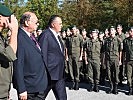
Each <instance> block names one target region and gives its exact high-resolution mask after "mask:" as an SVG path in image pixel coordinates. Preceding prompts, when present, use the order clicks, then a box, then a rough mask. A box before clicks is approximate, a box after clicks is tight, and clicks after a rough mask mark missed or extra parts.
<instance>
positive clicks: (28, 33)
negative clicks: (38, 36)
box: [21, 27, 31, 37]
mask: <svg viewBox="0 0 133 100" xmlns="http://www.w3.org/2000/svg"><path fill="white" fill-rule="evenodd" d="M21 29H22V30H23V31H24V32H25V33H26V34H27V35H28V36H29V37H30V34H31V33H30V32H27V31H26V30H24V29H23V28H22V27H21Z"/></svg>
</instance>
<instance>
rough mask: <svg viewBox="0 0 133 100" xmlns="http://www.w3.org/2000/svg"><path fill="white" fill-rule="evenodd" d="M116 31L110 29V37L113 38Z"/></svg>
mask: <svg viewBox="0 0 133 100" xmlns="http://www.w3.org/2000/svg"><path fill="white" fill-rule="evenodd" d="M115 33H116V30H115V29H114V28H111V29H110V36H113V37H114V36H115Z"/></svg>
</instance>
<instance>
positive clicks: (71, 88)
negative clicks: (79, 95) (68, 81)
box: [69, 82, 75, 90]
mask: <svg viewBox="0 0 133 100" xmlns="http://www.w3.org/2000/svg"><path fill="white" fill-rule="evenodd" d="M74 87H75V82H72V86H71V87H70V88H69V90H73V89H74Z"/></svg>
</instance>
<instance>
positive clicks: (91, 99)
mask: <svg viewBox="0 0 133 100" xmlns="http://www.w3.org/2000/svg"><path fill="white" fill-rule="evenodd" d="M66 85H67V87H66V90H67V96H68V100H133V95H132V96H128V95H126V93H127V92H128V87H127V86H126V85H125V86H124V87H118V88H119V89H118V90H119V94H118V95H114V94H107V93H106V91H107V90H108V89H109V87H108V85H106V86H100V92H98V93H96V92H88V91H87V90H86V89H87V88H89V85H88V84H86V83H80V89H79V90H78V91H75V90H69V89H68V87H69V86H70V85H71V83H67V84H66ZM11 98H12V100H17V96H16V90H15V89H13V88H12V89H11ZM46 100H55V97H54V95H53V92H52V91H50V93H49V94H48V96H47V98H46Z"/></svg>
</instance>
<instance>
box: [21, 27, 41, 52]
mask: <svg viewBox="0 0 133 100" xmlns="http://www.w3.org/2000/svg"><path fill="white" fill-rule="evenodd" d="M20 31H21V34H22V35H23V36H24V38H25V40H26V41H27V43H29V44H30V45H32V46H33V47H34V48H35V49H36V50H37V51H38V52H41V51H40V50H39V48H38V47H37V46H36V45H35V43H34V42H33V41H32V40H31V39H30V37H29V36H28V35H27V34H26V33H25V31H23V30H22V29H21V28H20Z"/></svg>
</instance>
